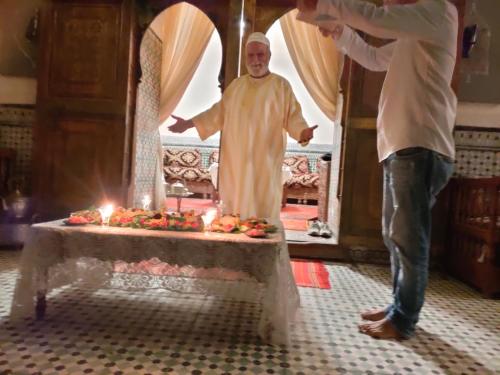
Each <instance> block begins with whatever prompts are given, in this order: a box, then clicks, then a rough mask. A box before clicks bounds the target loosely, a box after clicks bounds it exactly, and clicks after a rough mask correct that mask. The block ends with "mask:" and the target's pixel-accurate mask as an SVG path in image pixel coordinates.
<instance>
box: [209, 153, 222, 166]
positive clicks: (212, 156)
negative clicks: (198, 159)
mask: <svg viewBox="0 0 500 375" xmlns="http://www.w3.org/2000/svg"><path fill="white" fill-rule="evenodd" d="M218 162H219V150H216V151H212V152H211V153H210V156H209V158H208V163H209V164H212V163H218Z"/></svg>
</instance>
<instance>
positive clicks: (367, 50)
mask: <svg viewBox="0 0 500 375" xmlns="http://www.w3.org/2000/svg"><path fill="white" fill-rule="evenodd" d="M320 30H321V33H322V34H323V35H324V36H331V37H332V38H333V39H334V40H335V45H336V47H337V49H339V50H340V51H341V52H342V53H344V54H346V55H348V56H349V57H350V58H351V59H353V60H355V61H356V62H357V63H359V64H360V65H362V66H363V67H364V68H366V69H368V70H373V71H377V72H382V71H386V70H387V69H388V67H389V63H390V61H391V57H392V53H393V51H394V46H395V42H392V43H389V44H386V45H385V46H382V47H373V46H370V45H369V44H368V43H366V42H365V41H364V40H363V39H362V38H361V37H360V36H359V35H358V33H356V32H355V31H354V30H352V29H351V28H350V27H348V26H345V25H338V26H337V27H336V28H335V29H334V30H333V31H329V30H325V29H321V28H320Z"/></svg>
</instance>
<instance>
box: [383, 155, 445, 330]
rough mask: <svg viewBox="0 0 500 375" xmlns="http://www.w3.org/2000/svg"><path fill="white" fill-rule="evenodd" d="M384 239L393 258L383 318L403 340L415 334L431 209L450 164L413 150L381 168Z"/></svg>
mask: <svg viewBox="0 0 500 375" xmlns="http://www.w3.org/2000/svg"><path fill="white" fill-rule="evenodd" d="M383 166H384V197H383V215H382V236H383V238H384V243H385V245H386V246H387V248H388V249H389V251H390V254H391V271H392V283H393V297H394V300H393V303H392V304H391V305H389V306H388V307H387V310H386V313H387V315H386V317H387V318H388V319H389V320H390V322H391V323H392V324H393V325H394V327H395V328H396V329H397V330H398V331H399V333H400V334H401V335H402V336H403V337H410V336H411V335H412V334H413V333H414V331H415V325H416V324H417V321H418V316H419V313H420V310H421V309H422V306H423V304H424V294H425V288H426V286H427V277H428V264H429V248H430V235H431V208H432V206H433V205H434V203H435V202H436V195H437V194H438V193H439V192H440V191H441V189H443V188H444V186H445V185H446V183H447V182H448V180H449V179H450V177H451V175H452V173H453V161H452V160H451V159H449V158H447V157H446V156H443V155H441V154H439V153H437V152H434V151H431V150H428V149H425V148H422V147H412V148H407V149H404V150H401V151H398V152H396V153H393V154H391V155H390V156H389V157H388V158H387V159H385V160H384V162H383Z"/></svg>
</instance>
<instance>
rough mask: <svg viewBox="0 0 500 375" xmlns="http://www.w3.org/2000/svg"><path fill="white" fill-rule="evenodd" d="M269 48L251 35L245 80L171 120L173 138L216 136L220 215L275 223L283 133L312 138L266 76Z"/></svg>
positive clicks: (282, 86)
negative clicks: (189, 133)
mask: <svg viewBox="0 0 500 375" xmlns="http://www.w3.org/2000/svg"><path fill="white" fill-rule="evenodd" d="M270 57H271V51H270V43H269V40H268V39H267V38H266V36H265V35H264V34H262V33H253V34H251V35H250V36H249V38H248V41H247V44H246V66H247V70H248V72H249V74H247V75H244V76H242V77H239V78H237V79H235V80H234V81H233V82H231V84H230V85H229V86H228V87H227V89H226V90H225V92H224V94H223V96H222V99H221V100H220V101H219V102H218V103H216V104H215V105H214V106H213V107H212V108H210V109H209V110H207V111H205V112H203V113H201V114H199V115H197V116H195V117H194V118H192V119H191V120H184V119H181V118H179V117H174V118H175V119H176V120H177V121H176V123H175V124H173V125H171V126H170V127H169V130H170V131H172V132H175V133H182V132H184V131H185V130H187V129H189V128H192V127H193V126H194V127H196V130H197V131H198V134H199V136H200V138H201V139H202V140H205V139H206V138H208V137H209V136H211V135H213V134H215V133H216V132H217V131H221V152H220V161H219V162H220V173H219V194H220V198H221V199H222V201H223V202H224V213H226V214H240V216H241V217H242V218H248V217H252V216H256V217H261V218H268V219H271V220H272V221H277V220H279V213H280V208H281V196H282V192H283V187H282V182H281V173H282V164H283V157H284V154H285V149H286V144H287V136H286V135H287V133H288V134H289V135H290V136H291V137H292V138H294V139H295V140H297V141H298V142H299V143H300V144H302V145H305V144H307V143H308V142H309V141H310V140H311V139H312V138H313V132H314V129H315V128H316V127H317V125H315V126H313V127H308V125H307V124H306V122H305V121H304V118H303V117H302V111H301V108H300V104H299V103H298V102H297V100H296V98H295V96H294V94H293V91H292V88H291V87H290V84H289V83H288V82H287V81H286V80H285V79H284V78H283V77H281V76H279V75H277V74H274V73H271V72H270V71H269V68H268V66H269V60H270Z"/></svg>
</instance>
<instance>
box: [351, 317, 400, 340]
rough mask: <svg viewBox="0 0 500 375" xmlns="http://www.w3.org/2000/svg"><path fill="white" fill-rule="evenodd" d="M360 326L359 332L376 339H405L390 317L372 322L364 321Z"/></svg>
mask: <svg viewBox="0 0 500 375" xmlns="http://www.w3.org/2000/svg"><path fill="white" fill-rule="evenodd" d="M358 328H359V332H361V333H364V334H365V335H368V336H371V337H373V338H376V339H383V340H388V339H396V340H402V339H403V336H401V334H400V333H399V332H398V331H397V330H396V328H395V327H394V326H393V325H392V323H391V322H390V321H389V319H382V320H379V321H377V322H372V323H363V324H360V325H359V326H358Z"/></svg>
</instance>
